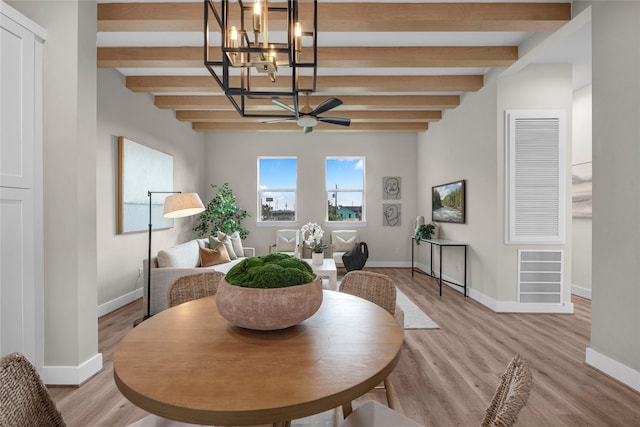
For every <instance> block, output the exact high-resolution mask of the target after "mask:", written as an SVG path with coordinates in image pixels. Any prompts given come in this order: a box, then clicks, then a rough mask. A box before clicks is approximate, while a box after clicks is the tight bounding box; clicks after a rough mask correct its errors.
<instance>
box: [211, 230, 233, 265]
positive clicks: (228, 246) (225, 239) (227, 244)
mask: <svg viewBox="0 0 640 427" xmlns="http://www.w3.org/2000/svg"><path fill="white" fill-rule="evenodd" d="M220 235H222V238H220V237H221V236H220ZM219 244H223V245H224V247H225V248H226V249H227V254H229V258H230V259H236V258H238V257H237V256H236V253H235V251H234V250H233V244H232V243H231V239H229V237H228V236H227V235H226V234H224V233H218V237H214V236H209V247H210V248H215V247H216V246H218V245H219Z"/></svg>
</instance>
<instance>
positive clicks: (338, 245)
mask: <svg viewBox="0 0 640 427" xmlns="http://www.w3.org/2000/svg"><path fill="white" fill-rule="evenodd" d="M335 238H336V241H335V242H334V243H333V251H334V252H348V251H350V250H351V249H352V248H353V246H354V245H355V244H356V236H351V237H349V238H347V239H343V238H342V237H340V236H335Z"/></svg>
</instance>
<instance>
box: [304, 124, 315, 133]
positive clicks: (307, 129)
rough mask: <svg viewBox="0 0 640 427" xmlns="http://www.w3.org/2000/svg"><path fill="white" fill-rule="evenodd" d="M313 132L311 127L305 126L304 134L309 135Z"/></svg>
mask: <svg viewBox="0 0 640 427" xmlns="http://www.w3.org/2000/svg"><path fill="white" fill-rule="evenodd" d="M312 130H313V128H312V127H311V126H305V127H304V132H303V133H304V134H307V133H310V132H311V131H312Z"/></svg>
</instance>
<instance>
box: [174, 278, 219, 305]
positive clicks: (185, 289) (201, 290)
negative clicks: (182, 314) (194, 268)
mask: <svg viewBox="0 0 640 427" xmlns="http://www.w3.org/2000/svg"><path fill="white" fill-rule="evenodd" d="M223 277H224V273H222V272H220V271H215V270H207V271H203V272H201V273H195V274H189V275H187V276H182V277H178V278H177V279H176V280H175V281H174V282H173V283H172V284H171V286H169V290H167V303H168V304H169V307H173V306H176V305H178V304H182V303H184V302H188V301H193V300H194V299H199V298H203V297H206V296H209V295H213V294H215V293H216V292H218V283H220V279H222V278H223Z"/></svg>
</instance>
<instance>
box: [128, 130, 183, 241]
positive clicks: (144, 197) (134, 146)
mask: <svg viewBox="0 0 640 427" xmlns="http://www.w3.org/2000/svg"><path fill="white" fill-rule="evenodd" d="M149 191H173V156H172V155H170V154H167V153H163V152H161V151H158V150H154V149H153V148H149V147H147V146H145V145H142V144H138V143H137V142H135V141H132V140H130V139H128V138H126V137H123V136H120V137H118V234H123V233H132V232H137V231H147V230H148V229H149V195H148V192H149ZM169 195H170V194H154V195H153V198H152V200H151V201H152V205H151V219H152V220H151V224H152V227H153V229H154V230H158V229H162V228H171V227H173V220H172V219H167V218H164V217H163V216H162V211H163V209H164V199H165V198H166V197H167V196H169Z"/></svg>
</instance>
